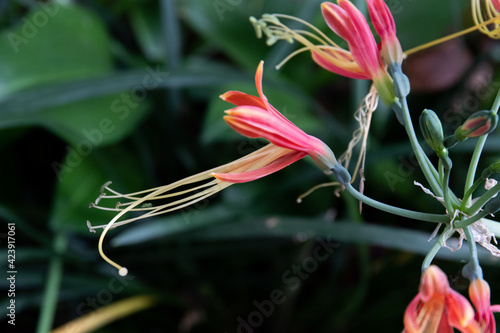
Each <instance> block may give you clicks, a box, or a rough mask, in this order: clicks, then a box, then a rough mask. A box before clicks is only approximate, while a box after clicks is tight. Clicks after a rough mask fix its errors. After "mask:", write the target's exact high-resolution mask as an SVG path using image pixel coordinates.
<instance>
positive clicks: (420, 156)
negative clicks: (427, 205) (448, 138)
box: [401, 97, 442, 196]
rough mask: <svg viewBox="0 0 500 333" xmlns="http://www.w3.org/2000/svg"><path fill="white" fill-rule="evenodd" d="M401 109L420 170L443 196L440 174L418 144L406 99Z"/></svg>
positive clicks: (436, 191) (433, 187) (435, 191)
mask: <svg viewBox="0 0 500 333" xmlns="http://www.w3.org/2000/svg"><path fill="white" fill-rule="evenodd" d="M401 109H402V111H403V119H404V126H405V129H406V133H407V134H408V138H409V139H410V143H411V147H412V149H413V152H414V153H415V156H416V157H417V161H418V164H419V165H420V168H421V169H422V172H423V173H424V176H425V178H426V179H427V182H428V183H429V185H430V186H431V188H432V190H433V192H434V193H435V194H436V195H438V196H439V195H441V194H442V189H441V187H440V186H439V183H438V181H437V179H439V174H438V172H437V171H436V169H435V168H434V166H433V165H432V163H430V161H429V159H428V158H427V156H426V155H425V153H424V150H423V149H422V147H421V146H420V143H419V142H418V139H417V135H416V134H415V129H414V128H413V123H412V121H411V116H410V109H409V107H408V102H407V100H406V97H405V98H403V99H402V100H401Z"/></svg>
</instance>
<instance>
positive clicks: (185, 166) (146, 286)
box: [0, 0, 500, 332]
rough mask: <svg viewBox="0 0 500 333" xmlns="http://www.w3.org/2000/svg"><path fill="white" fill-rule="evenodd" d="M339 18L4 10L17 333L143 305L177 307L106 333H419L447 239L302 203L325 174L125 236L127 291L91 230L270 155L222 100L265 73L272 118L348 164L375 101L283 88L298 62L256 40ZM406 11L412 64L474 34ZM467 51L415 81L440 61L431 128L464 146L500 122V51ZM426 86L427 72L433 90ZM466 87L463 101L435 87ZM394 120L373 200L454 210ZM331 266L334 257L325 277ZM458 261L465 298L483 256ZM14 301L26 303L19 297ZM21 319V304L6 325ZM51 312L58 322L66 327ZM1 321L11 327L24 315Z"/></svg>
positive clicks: (490, 272)
mask: <svg viewBox="0 0 500 333" xmlns="http://www.w3.org/2000/svg"><path fill="white" fill-rule="evenodd" d="M320 3H321V1H316V0H313V1H306V0H294V1H289V0H267V1H264V0H252V1H250V0H210V1H206V0H184V1H173V0H164V1H160V2H158V1H139V0H127V1H103V0H90V1H62V0H61V1H57V2H56V1H54V2H48V1H47V2H45V1H43V2H42V1H40V2H37V1H34V0H28V1H4V2H1V3H0V6H1V8H0V25H1V28H2V32H1V33H0V133H1V134H0V153H1V155H2V156H3V161H2V163H1V166H0V168H1V171H2V172H1V174H2V175H3V180H2V187H1V189H0V218H1V219H2V220H4V221H5V222H4V224H3V225H2V230H1V231H0V237H1V243H0V244H2V253H7V251H6V245H5V244H6V234H7V229H6V223H7V222H9V223H16V266H17V271H18V273H17V279H16V297H15V300H16V314H17V317H16V319H17V320H16V326H15V329H13V327H11V326H10V325H9V329H10V331H12V332H14V331H15V332H33V331H35V327H37V325H39V326H38V331H39V332H42V331H43V327H44V326H43V325H44V324H40V322H39V316H40V313H41V311H40V310H41V309H45V310H46V311H45V314H44V315H45V316H49V317H50V318H48V319H47V318H45V319H44V320H48V324H47V323H46V325H49V327H54V328H55V327H58V326H60V325H62V324H64V323H66V322H69V321H71V320H73V319H75V318H77V317H79V316H81V315H83V314H85V313H89V312H90V311H92V310H95V309H96V308H98V307H101V306H105V305H108V304H110V303H112V302H115V301H118V300H120V299H124V298H126V297H129V296H133V295H141V294H152V295H155V296H157V297H158V299H159V300H160V302H159V303H158V304H157V305H156V306H154V307H152V308H150V309H147V310H144V311H142V312H140V313H137V314H133V315H131V316H128V317H126V318H123V319H121V320H119V321H116V322H113V323H111V324H109V325H107V326H105V327H104V328H102V329H100V330H99V332H118V331H119V332H138V331H141V332H163V331H165V332H176V331H177V332H235V331H236V332H251V330H250V329H251V327H250V329H249V328H248V326H245V325H249V324H248V323H252V322H253V323H254V324H255V325H254V326H255V327H256V328H255V330H254V331H255V332H257V331H258V332H311V331H316V332H365V331H366V330H367V328H370V329H372V328H377V329H379V330H382V329H383V330H384V331H385V332H400V331H401V329H402V316H403V312H404V309H405V307H406V305H407V304H408V302H409V301H410V300H411V299H412V298H413V297H414V295H415V293H416V291H417V288H418V282H419V278H420V273H419V267H420V264H421V260H422V255H424V254H425V253H426V251H427V250H428V249H429V248H430V246H431V244H432V243H428V242H427V239H428V237H429V235H430V233H431V232H432V230H433V228H434V227H435V226H434V225H429V224H423V223H416V222H415V221H407V220H403V219H401V218H395V217H393V216H389V215H388V214H385V213H381V212H378V211H376V210H374V209H371V208H369V207H366V206H365V207H363V214H362V216H360V215H359V210H358V203H357V202H355V201H354V200H353V199H352V198H350V197H348V196H347V195H344V194H342V195H341V196H340V197H337V196H335V195H334V193H333V190H332V188H329V189H328V188H327V189H321V190H318V191H317V192H314V193H313V194H312V195H310V196H309V197H307V198H305V199H304V200H303V202H302V203H301V204H297V203H296V198H297V196H298V195H299V194H301V193H303V192H305V191H307V190H308V189H309V188H311V187H312V186H314V185H316V184H319V183H323V182H328V181H329V178H328V177H327V176H325V175H324V174H322V173H321V172H318V170H317V169H316V168H315V167H313V166H312V163H309V162H311V161H309V160H307V161H306V162H299V163H296V164H295V165H292V166H290V167H288V168H287V169H285V170H282V171H280V172H279V173H277V174H275V175H271V176H269V177H266V178H265V179H262V180H259V181H255V182H252V183H248V184H239V185H234V186H231V187H230V188H229V189H228V190H226V191H225V192H223V193H221V194H220V195H218V196H216V197H214V198H209V199H207V200H205V201H204V202H202V203H201V204H199V205H197V206H196V207H193V208H188V209H185V210H184V211H182V212H179V213H177V214H172V215H169V216H164V217H159V218H157V219H150V220H143V221H141V222H139V223H137V224H135V225H130V226H126V227H122V228H118V229H117V230H115V231H112V232H111V233H110V236H109V237H108V238H107V240H106V241H105V249H106V250H105V251H106V252H107V253H108V255H109V256H110V257H112V258H114V259H115V260H116V261H117V262H119V263H121V264H123V265H124V266H126V267H128V269H129V272H130V275H129V276H128V277H126V278H120V277H118V276H117V274H116V272H115V270H114V269H113V268H112V267H110V266H108V265H107V264H106V263H105V262H104V261H103V260H102V259H101V258H100V256H99V255H98V253H97V239H98V234H91V233H89V232H88V229H87V226H86V221H87V220H90V221H91V222H92V223H93V224H94V225H97V224H104V223H106V222H107V221H109V219H110V218H111V216H112V215H110V214H107V213H106V212H102V211H97V210H92V209H88V204H89V203H90V202H92V201H94V199H95V198H96V197H97V196H98V194H99V188H100V187H101V185H102V184H104V183H105V182H106V181H108V180H111V181H112V182H113V186H114V188H116V189H117V190H119V191H120V192H122V193H126V192H134V191H138V190H142V189H146V188H149V187H156V186H159V185H161V184H167V183H170V182H173V181H176V180H178V179H181V178H183V177H185V176H188V175H191V174H194V173H197V172H200V171H202V170H205V169H208V168H212V167H214V166H217V165H220V164H224V163H227V162H229V161H232V160H234V159H236V158H238V157H240V156H242V155H244V154H247V153H249V152H251V151H253V150H255V149H256V148H258V147H260V146H261V145H262V144H263V142H262V141H261V140H249V139H246V138H243V137H241V136H239V135H238V134H237V133H235V132H233V131H231V130H230V129H229V127H228V126H226V124H225V123H224V121H223V120H222V115H223V110H224V109H227V108H229V107H230V106H229V105H227V104H226V103H224V102H222V101H220V100H219V98H218V96H219V95H220V94H222V93H224V92H225V91H227V90H242V91H245V92H247V93H252V94H254V93H255V87H254V83H253V75H254V71H255V69H256V67H257V64H258V62H259V61H260V60H261V59H264V60H265V74H264V90H265V92H266V94H267V96H268V98H269V100H270V101H271V103H272V104H273V105H275V106H276V107H277V108H278V109H279V110H281V111H282V112H283V113H284V114H285V115H286V116H287V117H289V118H290V119H291V120H292V121H293V122H295V123H296V124H297V125H298V126H299V127H301V128H303V129H304V130H306V131H307V132H308V133H310V134H312V135H316V136H318V137H319V138H321V139H322V140H324V141H325V142H327V143H328V144H329V145H330V146H331V147H332V149H333V150H334V151H335V152H336V154H338V155H340V154H341V153H342V151H343V150H344V149H345V147H346V146H347V143H348V142H349V140H350V137H351V134H352V131H353V130H354V129H355V128H356V123H355V121H354V119H353V118H352V113H353V111H354V110H355V109H356V108H357V105H358V103H359V102H360V99H361V98H362V97H363V95H364V92H366V89H367V86H366V84H363V83H361V84H359V83H355V82H353V80H349V79H345V78H341V77H338V76H336V75H333V74H331V73H328V72H325V71H324V70H322V69H321V68H319V67H318V66H316V65H315V64H314V63H313V62H312V61H311V59H310V57H309V56H308V55H305V54H302V55H299V56H297V57H295V58H293V59H292V60H291V61H290V62H288V63H287V64H286V65H285V66H284V67H283V68H282V69H281V70H280V71H276V70H275V69H274V68H273V67H274V65H276V64H277V63H278V62H279V61H280V60H282V59H283V58H284V57H285V56H286V55H287V54H288V53H289V52H291V51H293V50H294V49H295V47H296V45H290V44H288V43H285V42H280V43H278V44H277V45H275V46H273V47H267V46H266V45H265V42H264V41H263V40H258V39H257V38H256V37H255V33H254V31H253V28H252V26H251V25H250V24H249V22H248V17H249V16H255V17H259V16H260V15H262V14H263V13H274V12H279V13H286V14H290V15H295V16H298V17H301V18H303V19H306V20H308V21H310V22H313V23H314V24H316V25H317V26H318V27H320V28H321V29H323V31H328V30H327V28H326V25H325V23H324V22H323V21H322V18H321V15H320V10H319V5H320ZM387 3H388V4H389V6H390V8H391V10H392V11H393V13H394V16H395V20H396V23H397V26H398V34H399V36H400V38H401V42H402V45H403V47H404V48H405V49H408V48H411V47H414V46H417V45H419V44H421V43H424V42H427V41H430V40H432V39H435V38H438V37H441V36H443V35H445V34H447V33H450V32H454V31H458V30H460V29H463V28H465V27H468V26H470V25H471V22H472V20H471V14H470V9H469V3H468V1H466V0H460V1H455V0H447V1H437V2H436V1H433V0H420V1H411V0H401V1H397V0H394V1H392V0H391V1H388V2H387ZM331 35H332V34H331V33H330V36H331ZM458 45H459V48H458V51H457V52H452V53H451V56H450V58H446V59H444V58H443V57H439V55H440V54H441V53H439V52H440V50H441V49H440V48H439V47H437V48H435V49H431V50H429V51H424V52H423V54H424V55H428V54H429V53H431V54H437V56H435V57H427V58H426V57H425V56H424V55H421V54H416V55H414V56H411V57H410V59H409V61H408V63H411V62H410V60H412V59H411V58H413V59H417V60H418V59H419V57H422V59H423V60H422V59H420V60H421V61H420V62H417V63H418V66H417V65H414V66H413V67H411V66H407V70H408V73H410V80H412V84H415V87H424V88H425V87H427V88H429V87H432V88H429V89H423V88H422V89H420V90H419V89H417V88H415V89H414V91H413V92H412V95H411V97H410V107H411V109H412V112H414V119H417V118H418V116H419V114H420V111H421V110H422V109H423V108H424V107H427V108H431V109H433V110H435V111H436V112H437V113H438V114H439V115H440V116H441V117H442V118H443V119H448V120H449V122H448V124H449V126H448V127H446V124H445V129H446V130H448V131H451V130H453V129H454V127H456V126H457V123H456V122H458V121H460V119H466V117H467V116H468V115H469V114H470V113H472V112H473V111H476V110H479V109H487V108H490V107H491V103H492V101H493V98H494V94H495V93H496V91H498V89H499V87H500V71H499V66H498V63H499V61H500V56H499V55H500V46H499V44H498V42H493V41H490V40H488V39H487V38H486V37H484V36H482V35H480V34H479V33H472V34H470V35H467V36H466V37H463V38H461V39H460V40H459V41H458ZM433 52H434V53H433ZM446 54H447V55H449V54H450V53H446ZM460 57H462V58H460ZM459 59H469V60H468V61H467V67H464V69H463V71H457V72H454V71H453V70H448V71H447V72H445V73H440V72H436V71H435V70H430V68H436V67H438V68H439V67H440V66H442V64H443V63H446V64H450V66H451V68H452V69H453V68H455V67H456V66H455V67H454V66H453V65H454V64H456V63H457V62H458V61H459ZM413 64H415V62H413ZM412 72H419V73H424V75H423V79H422V75H421V76H412V75H411V73H412ZM448 75H449V80H447V81H446V82H447V83H446V85H445V86H443V85H440V86H439V87H436V86H435V85H433V82H434V80H437V79H440V78H442V77H443V76H446V77H448ZM418 80H420V81H418ZM422 80H423V81H422ZM353 96H355V97H353ZM374 118H375V119H374V122H373V128H372V132H371V133H372V135H371V136H370V140H369V151H368V155H367V161H366V170H365V175H366V183H365V190H364V191H365V194H367V195H370V196H372V197H374V198H375V199H378V200H381V201H383V202H389V203H391V204H394V205H397V206H400V207H405V208H409V209H414V210H422V211H428V212H441V207H440V205H439V204H438V203H437V202H436V201H435V200H434V199H433V198H431V197H430V196H427V195H425V194H423V193H422V191H421V190H420V189H419V188H418V187H416V186H414V185H413V181H414V180H417V181H421V182H423V179H422V175H421V174H420V173H419V172H418V170H417V168H416V165H415V162H414V160H413V159H412V158H411V154H410V147H409V144H408V142H407V141H406V140H405V133H404V130H403V128H402V127H401V126H399V124H398V123H397V121H396V120H395V118H394V117H393V114H392V113H391V112H388V111H387V110H386V109H385V108H384V107H383V106H380V110H378V111H377V112H376V113H375V116H374ZM497 133H498V131H497ZM471 141H473V140H471ZM499 141H500V136H498V134H493V135H491V137H490V141H489V142H488V145H487V147H486V150H485V156H484V159H483V160H482V163H481V165H480V167H484V166H486V165H487V164H488V163H490V162H491V160H492V159H494V158H495V156H496V157H498V155H499V151H500V142H499ZM473 149H474V142H467V143H465V144H463V145H460V146H457V147H456V148H454V149H453V151H452V154H453V156H452V157H453V160H454V170H453V174H452V184H453V185H452V187H453V188H454V189H455V190H456V191H457V193H461V191H462V189H461V187H462V186H463V182H464V177H465V173H466V169H467V166H468V164H467V163H468V159H469V158H470V155H471V152H472V150H473ZM391 175H393V176H394V175H395V176H396V178H394V177H392V178H391ZM463 250H465V249H463ZM318 251H325V252H323V253H327V254H328V256H327V257H326V258H324V260H323V259H321V260H318V259H317V258H316V259H315V257H314V255H315V253H318ZM441 252H442V261H439V263H440V265H441V266H442V267H443V269H444V270H445V271H446V272H447V273H448V274H450V275H451V276H450V278H451V279H452V281H454V282H452V285H453V287H454V288H455V289H457V290H459V291H460V292H465V288H466V286H467V284H466V282H465V281H462V280H460V279H458V277H459V276H460V274H459V273H460V269H461V267H462V266H463V262H459V261H460V260H464V259H465V258H466V255H467V254H466V251H465V252H464V251H462V252H461V253H458V254H452V253H451V252H450V251H447V250H442V251H441ZM445 252H447V253H445ZM2 258H3V260H2V261H1V262H0V267H1V268H2V271H7V267H6V264H7V262H6V255H5V256H4V255H2ZM311 258H312V259H311ZM481 258H482V260H483V259H484V261H483V263H484V264H485V265H486V266H485V278H486V279H487V280H488V281H498V279H499V278H500V271H499V270H498V261H495V260H493V259H492V258H491V257H490V256H488V255H485V254H484V253H483V254H482V257H481ZM447 260H454V261H447ZM58 269H59V270H58ZM58 272H59V273H58ZM58 276H59V277H60V284H59V283H58V282H59V281H58ZM0 286H1V289H2V290H7V289H8V283H7V282H6V280H5V279H3V280H2V282H0ZM48 286H52V287H53V288H55V289H50V288H51V287H48ZM54 290H55V291H54ZM278 295H279V296H278ZM492 295H493V296H492V297H493V299H492V300H493V302H496V303H498V302H499V301H500V287H499V286H498V285H495V284H492ZM273 299H274V300H276V303H273V305H272V308H271V307H269V300H273ZM281 301H282V302H281ZM8 302H9V299H8V298H6V293H3V294H2V298H1V299H0V307H1V308H2V309H5V308H6V306H7V305H8ZM278 303H279V304H278ZM50 304H53V305H55V309H54V313H53V323H51V319H52V317H51V316H50V314H51V312H50V310H47V309H48V307H49V306H50ZM266 306H267V307H266ZM261 318H262V320H260V319H261ZM1 320H2V321H3V323H2V324H6V317H5V316H3V317H2V318H1ZM243 321H244V322H245V323H246V324H242V322H243ZM37 323H38V324H37ZM257 326H258V328H257ZM2 331H3V332H7V331H5V330H3V329H2Z"/></svg>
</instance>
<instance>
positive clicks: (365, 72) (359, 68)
mask: <svg viewBox="0 0 500 333" xmlns="http://www.w3.org/2000/svg"><path fill="white" fill-rule="evenodd" d="M369 8H371V14H372V16H373V17H375V18H376V20H377V23H376V25H377V29H379V30H380V31H381V33H383V36H384V43H385V44H387V47H389V46H391V45H393V44H394V40H393V38H395V34H394V35H393V34H392V32H394V33H395V28H394V29H392V28H389V27H386V26H385V25H386V24H387V22H386V21H388V19H387V15H389V16H390V12H388V9H387V11H386V7H383V6H382V5H381V4H380V3H379V2H375V3H371V2H370V7H369ZM321 11H322V13H323V17H324V19H325V21H326V23H327V24H328V26H329V27H330V28H331V29H332V30H333V31H334V32H335V33H336V34H337V35H339V36H340V37H341V38H342V39H344V40H345V41H346V42H347V44H348V46H349V51H350V53H348V52H347V51H345V50H341V49H340V50H339V49H324V50H322V51H323V52H315V51H312V53H313V59H314V60H315V61H316V63H318V64H319V65H320V66H322V67H323V68H325V69H327V70H329V71H331V72H334V73H337V74H341V75H344V76H348V77H352V78H358V79H371V80H373V82H374V84H375V87H376V88H377V92H378V94H379V95H380V98H382V100H383V101H384V103H385V104H387V105H391V104H392V103H394V101H395V98H396V97H395V94H394V88H393V84H392V79H391V77H390V76H389V73H388V72H387V69H386V65H385V64H384V62H383V60H382V57H381V55H380V53H379V50H378V48H377V43H376V42H375V38H374V37H373V34H372V32H371V30H370V27H369V26H368V23H367V22H366V19H365V17H364V16H363V14H362V13H361V12H360V11H359V10H358V9H357V8H356V7H355V6H354V5H353V4H352V3H351V2H350V1H348V0H338V5H336V4H334V3H331V2H324V3H323V4H321ZM382 11H383V12H382ZM391 18H392V17H391ZM392 22H393V21H392ZM389 23H390V22H389ZM374 24H375V23H374ZM396 40H397V39H396ZM398 44H399V43H398ZM334 55H335V56H336V57H335V58H339V56H341V57H343V58H344V60H345V64H344V65H342V64H341V65H340V66H339V65H338V64H337V63H336V62H334V61H331V60H332V58H334V57H333V56H334Z"/></svg>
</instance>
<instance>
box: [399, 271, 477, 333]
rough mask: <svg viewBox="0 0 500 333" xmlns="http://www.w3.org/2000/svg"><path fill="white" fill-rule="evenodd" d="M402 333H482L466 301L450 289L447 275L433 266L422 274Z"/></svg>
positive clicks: (405, 316) (406, 312)
mask: <svg viewBox="0 0 500 333" xmlns="http://www.w3.org/2000/svg"><path fill="white" fill-rule="evenodd" d="M404 325H405V330H404V331H403V332H404V333H427V332H429V333H430V332H453V328H456V329H458V330H459V331H460V332H470V333H472V332H478V333H479V332H481V331H480V328H479V325H478V323H477V322H476V321H475V320H474V309H473V308H472V306H471V305H470V303H469V301H468V300H467V299H466V298H465V297H464V296H462V295H461V294H459V293H458V292H456V291H454V290H453V289H451V288H450V285H449V283H448V279H447V278H446V275H445V274H444V273H443V272H442V271H441V270H440V269H439V268H438V267H437V266H434V265H431V266H429V267H428V268H427V269H426V270H425V271H424V272H423V274H422V278H421V280H420V288H419V292H418V294H417V296H415V298H414V299H413V300H412V301H411V302H410V304H409V305H408V307H407V308H406V311H405V315H404Z"/></svg>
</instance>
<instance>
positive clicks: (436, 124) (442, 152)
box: [420, 109, 448, 160]
mask: <svg viewBox="0 0 500 333" xmlns="http://www.w3.org/2000/svg"><path fill="white" fill-rule="evenodd" d="M420 129H421V130H422V135H423V136H424V139H425V141H426V142H427V144H428V145H429V146H430V147H431V148H432V150H434V151H435V152H436V154H437V155H438V157H439V158H440V159H442V160H447V159H448V149H446V147H445V146H444V135H443V126H442V125H441V121H440V120H439V118H438V116H437V114H436V113H435V112H434V111H432V110H429V109H425V110H424V111H422V114H421V115H420Z"/></svg>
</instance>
